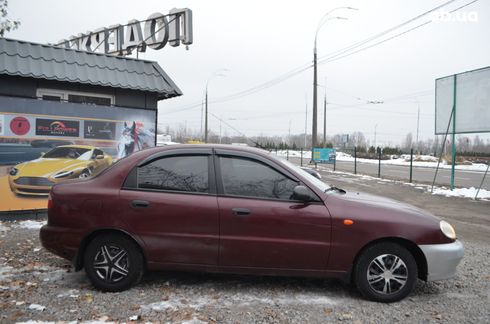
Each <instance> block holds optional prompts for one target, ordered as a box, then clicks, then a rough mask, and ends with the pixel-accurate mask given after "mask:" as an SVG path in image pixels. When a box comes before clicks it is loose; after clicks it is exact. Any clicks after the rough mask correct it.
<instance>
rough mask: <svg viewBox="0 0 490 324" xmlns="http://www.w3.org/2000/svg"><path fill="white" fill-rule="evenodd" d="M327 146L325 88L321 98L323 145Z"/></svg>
mask: <svg viewBox="0 0 490 324" xmlns="http://www.w3.org/2000/svg"><path fill="white" fill-rule="evenodd" d="M326 146H327V88H325V97H324V98H323V147H326Z"/></svg>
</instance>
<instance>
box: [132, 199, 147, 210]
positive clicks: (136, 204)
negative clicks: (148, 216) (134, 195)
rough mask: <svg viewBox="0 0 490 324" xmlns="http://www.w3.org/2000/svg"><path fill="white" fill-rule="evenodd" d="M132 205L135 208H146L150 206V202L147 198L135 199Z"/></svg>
mask: <svg viewBox="0 0 490 324" xmlns="http://www.w3.org/2000/svg"><path fill="white" fill-rule="evenodd" d="M131 206H133V207H134V208H146V207H148V206H150V203H149V202H147V201H146V200H133V201H132V202H131Z"/></svg>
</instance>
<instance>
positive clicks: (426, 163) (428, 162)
mask: <svg viewBox="0 0 490 324" xmlns="http://www.w3.org/2000/svg"><path fill="white" fill-rule="evenodd" d="M271 154H274V155H277V156H280V157H283V158H285V157H288V156H289V157H297V158H299V157H301V151H286V150H282V151H277V152H275V151H273V152H271ZM303 158H304V159H307V160H309V159H311V151H303ZM336 159H337V161H346V162H354V157H353V156H352V155H350V154H347V153H344V152H337V153H336ZM413 159H414V161H413V166H414V167H427V168H436V167H437V162H438V158H437V157H434V156H430V155H414V156H413ZM415 160H416V161H415ZM357 162H359V163H371V164H378V163H379V161H378V160H377V159H361V158H357ZM381 164H391V165H404V166H410V154H402V155H400V156H399V157H397V158H392V159H390V160H381ZM487 167H488V166H487V165H486V164H483V163H473V164H470V165H456V167H455V169H456V170H465V171H485V170H486V169H487ZM439 168H441V169H451V165H447V164H446V163H445V162H441V164H440V165H439Z"/></svg>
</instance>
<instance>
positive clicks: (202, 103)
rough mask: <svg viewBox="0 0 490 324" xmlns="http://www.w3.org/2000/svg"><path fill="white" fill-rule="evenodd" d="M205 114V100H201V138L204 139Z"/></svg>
mask: <svg viewBox="0 0 490 324" xmlns="http://www.w3.org/2000/svg"><path fill="white" fill-rule="evenodd" d="M203 114H204V102H203V101H201V132H200V134H201V140H204V134H203V132H202V123H203Z"/></svg>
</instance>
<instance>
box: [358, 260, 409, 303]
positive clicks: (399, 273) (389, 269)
mask: <svg viewBox="0 0 490 324" xmlns="http://www.w3.org/2000/svg"><path fill="white" fill-rule="evenodd" d="M367 280H368V283H369V286H370V287H371V289H373V290H374V291H375V292H377V293H380V294H383V295H391V294H395V293H397V292H399V291H400V290H401V289H402V288H403V287H405V285H406V283H407V280H408V268H407V265H406V264H405V262H403V260H402V259H401V258H399V257H398V256H396V255H394V254H383V255H379V256H377V257H376V258H374V259H373V260H372V261H371V263H370V264H369V266H368V269H367Z"/></svg>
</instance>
